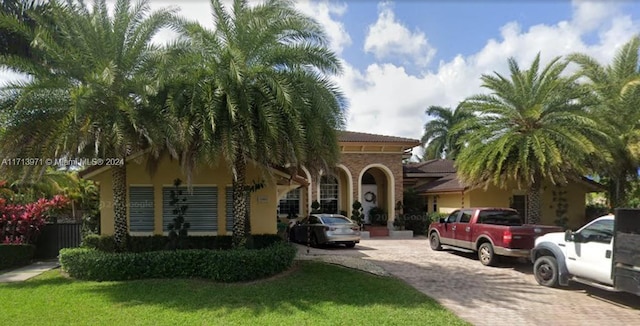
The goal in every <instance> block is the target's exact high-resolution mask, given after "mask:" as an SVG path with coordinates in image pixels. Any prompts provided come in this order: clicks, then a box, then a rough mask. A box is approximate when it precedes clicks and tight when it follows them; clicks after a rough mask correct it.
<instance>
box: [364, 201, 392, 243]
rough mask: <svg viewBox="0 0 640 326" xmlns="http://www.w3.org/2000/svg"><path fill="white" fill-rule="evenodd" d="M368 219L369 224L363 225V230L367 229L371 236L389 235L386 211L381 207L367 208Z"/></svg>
mask: <svg viewBox="0 0 640 326" xmlns="http://www.w3.org/2000/svg"><path fill="white" fill-rule="evenodd" d="M369 221H370V222H371V225H367V226H365V231H369V234H370V236H372V237H386V236H388V235H389V228H388V227H387V221H388V217H387V212H385V210H384V209H382V208H381V207H378V206H375V207H371V209H370V210H369Z"/></svg>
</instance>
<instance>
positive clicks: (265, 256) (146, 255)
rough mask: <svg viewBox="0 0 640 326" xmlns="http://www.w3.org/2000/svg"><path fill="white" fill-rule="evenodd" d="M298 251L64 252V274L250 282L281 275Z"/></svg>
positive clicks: (284, 247)
mask: <svg viewBox="0 0 640 326" xmlns="http://www.w3.org/2000/svg"><path fill="white" fill-rule="evenodd" d="M296 252H297V249H296V248H295V247H294V246H292V245H291V244H289V243H286V242H279V243H275V244H273V245H271V246H269V247H267V248H263V249H231V250H208V249H187V250H176V251H168V250H165V251H149V252H141V253H109V252H102V251H98V250H95V249H88V248H67V249H62V250H60V264H61V266H62V270H63V271H65V272H67V273H68V274H69V275H70V276H71V277H74V278H77V279H82V280H92V281H122V280H134V279H147V278H204V279H211V280H214V281H219V282H240V281H250V280H255V279H260V278H264V277H268V276H271V275H275V274H278V273H280V272H282V271H284V270H286V269H288V268H289V267H290V266H291V264H292V263H293V259H294V257H295V255H296Z"/></svg>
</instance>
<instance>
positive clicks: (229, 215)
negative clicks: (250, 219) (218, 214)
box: [224, 187, 251, 232]
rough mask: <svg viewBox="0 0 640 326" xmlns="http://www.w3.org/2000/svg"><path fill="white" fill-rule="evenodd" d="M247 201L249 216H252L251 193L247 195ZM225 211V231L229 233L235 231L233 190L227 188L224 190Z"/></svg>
mask: <svg viewBox="0 0 640 326" xmlns="http://www.w3.org/2000/svg"><path fill="white" fill-rule="evenodd" d="M246 197H247V198H246V201H247V216H251V193H247V194H246ZM224 198H225V209H226V213H225V214H226V216H225V221H226V226H225V229H226V230H227V231H229V232H231V231H233V188H232V187H226V188H225V190H224Z"/></svg>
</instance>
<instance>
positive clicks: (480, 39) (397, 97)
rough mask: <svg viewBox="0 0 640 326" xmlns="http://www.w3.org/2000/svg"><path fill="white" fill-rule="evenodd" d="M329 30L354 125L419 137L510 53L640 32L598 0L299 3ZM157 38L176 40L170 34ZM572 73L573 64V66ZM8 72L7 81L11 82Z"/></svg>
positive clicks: (585, 44) (202, 3)
mask: <svg viewBox="0 0 640 326" xmlns="http://www.w3.org/2000/svg"><path fill="white" fill-rule="evenodd" d="M176 2H177V1H169V0H151V6H152V9H158V8H161V7H167V6H169V5H175V6H178V7H179V8H180V10H181V12H180V13H181V14H182V15H183V16H186V17H188V18H190V19H193V20H197V21H199V22H200V23H201V24H203V25H205V26H208V27H211V26H212V25H213V24H212V21H211V15H210V9H209V3H208V1H207V0H186V1H182V2H179V3H177V4H176ZM295 3H296V7H297V8H298V9H300V10H301V11H303V12H304V13H306V14H308V15H311V16H312V17H314V18H315V19H316V20H317V21H318V22H319V23H320V24H321V25H323V26H324V27H325V29H326V31H327V34H328V36H329V37H330V40H331V48H332V49H333V50H334V51H336V53H337V54H338V56H339V57H340V58H341V60H342V62H343V65H344V73H343V74H342V75H341V76H337V77H336V78H335V81H336V83H337V84H338V85H339V86H340V87H341V88H342V90H343V92H344V93H345V95H346V97H347V99H348V100H349V107H348V111H347V113H348V114H347V128H348V129H349V130H353V131H361V132H370V133H378V134H386V135H395V136H403V137H412V138H415V139H419V138H420V137H421V135H422V132H423V126H424V124H425V123H426V122H427V121H428V117H427V116H426V115H425V113H424V112H425V109H426V108H427V107H429V106H431V105H440V106H450V107H455V106H456V105H457V104H458V103H459V102H460V101H462V100H463V99H464V98H466V97H468V96H470V95H473V94H477V93H480V92H484V90H483V89H482V88H481V85H480V76H481V75H482V74H487V73H489V74H490V73H493V72H494V71H498V72H504V71H505V70H506V63H507V59H508V58H509V57H514V58H515V59H516V60H517V61H518V62H519V63H520V65H521V66H522V67H527V66H528V65H529V64H530V62H531V60H532V59H533V57H534V56H535V55H536V53H538V52H541V54H542V60H543V61H547V60H549V59H551V58H553V57H555V56H561V55H566V54H569V53H573V52H583V53H587V54H588V55H591V56H593V57H594V58H596V59H597V60H599V61H601V62H603V63H606V62H608V61H610V60H611V58H612V56H613V54H614V53H615V51H616V49H618V48H619V47H620V46H621V45H622V44H624V43H625V42H627V41H628V40H629V39H630V38H631V36H633V35H635V34H638V33H640V3H639V2H633V1H621V0H614V1H604V0H597V1H590V0H573V1H560V0H529V1H508V0H492V1H472V0H452V1H451V0H450V1H445V0H423V1H419V0H413V1H410V0H403V1H395V2H389V1H384V2H379V1H372V0H356V1H316V0H296V2H295ZM156 37H157V39H158V40H163V39H168V38H170V37H171V33H169V32H163V33H160V34H159V35H157V36H156ZM570 69H571V67H570ZM13 76H14V75H11V74H9V73H7V72H0V82H2V80H7V79H10V78H12V77H13Z"/></svg>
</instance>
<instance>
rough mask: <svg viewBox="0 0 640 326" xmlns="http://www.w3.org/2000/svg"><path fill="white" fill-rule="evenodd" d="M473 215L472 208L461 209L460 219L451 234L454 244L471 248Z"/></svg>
mask: <svg viewBox="0 0 640 326" xmlns="http://www.w3.org/2000/svg"><path fill="white" fill-rule="evenodd" d="M472 215H473V210H472V209H463V210H462V211H461V214H460V219H458V223H457V224H456V227H455V230H454V231H453V236H454V238H455V239H456V246H458V247H462V248H468V249H473V243H472V239H471V236H472V234H471V225H470V224H469V222H470V221H471V216H472Z"/></svg>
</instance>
